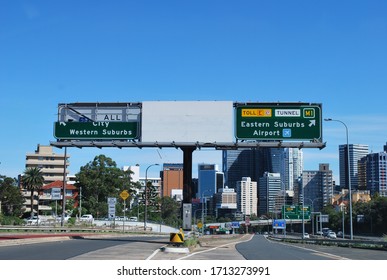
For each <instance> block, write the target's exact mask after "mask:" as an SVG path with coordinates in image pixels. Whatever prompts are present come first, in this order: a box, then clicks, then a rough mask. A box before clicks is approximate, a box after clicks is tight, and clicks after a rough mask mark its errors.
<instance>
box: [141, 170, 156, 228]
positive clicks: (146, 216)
mask: <svg viewBox="0 0 387 280" xmlns="http://www.w3.org/2000/svg"><path fill="white" fill-rule="evenodd" d="M155 165H159V164H158V163H155V164H151V165H149V166H148V167H147V168H146V170H145V189H144V191H145V213H144V231H146V220H147V219H148V209H147V207H148V190H147V188H148V169H149V168H151V167H152V166H155Z"/></svg>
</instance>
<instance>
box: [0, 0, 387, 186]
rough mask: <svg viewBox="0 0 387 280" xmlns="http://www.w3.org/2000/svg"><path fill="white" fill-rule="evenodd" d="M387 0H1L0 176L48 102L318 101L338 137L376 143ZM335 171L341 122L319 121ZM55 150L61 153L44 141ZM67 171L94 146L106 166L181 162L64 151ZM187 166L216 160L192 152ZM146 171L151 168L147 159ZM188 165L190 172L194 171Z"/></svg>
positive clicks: (51, 106) (39, 126) (310, 166)
mask: <svg viewBox="0 0 387 280" xmlns="http://www.w3.org/2000/svg"><path fill="white" fill-rule="evenodd" d="M386 15H387V1H384V0H380V1H374V0H368V1H356V0H348V1H346V0H341V1H337V0H332V1H330V0H324V1H310V0H307V1H297V0H293V1H288V0H277V1H266V0H265V1H263V0H251V1H249V0H246V1H227V0H219V1H210V0H206V1H200V0H195V1H180V0H179V1H177V0H176V1H168V0H163V1H157V0H155V1H150V0H148V1H147V0H142V1H130V0H125V1H124V0H115V1H97V0H94V1H91V0H90V1H88V0H84V1H78V0H66V1H39V0H36V1H28V0H24V1H18V0H1V1H0V121H1V137H0V162H1V164H0V174H2V175H7V176H12V177H13V176H17V175H18V174H20V173H22V172H23V171H24V166H25V154H26V153H27V152H34V151H35V149H36V147H37V144H39V143H40V144H49V142H50V141H53V140H55V139H54V137H53V123H54V122H55V121H56V119H57V116H56V113H57V105H58V103H71V102H137V101H148V100H167V101H168V100H226V101H239V102H244V101H259V102H273V101H280V102H286V101H302V102H315V103H322V105H323V118H334V119H339V120H341V121H343V122H345V123H346V124H347V126H348V128H349V142H350V143H358V144H368V145H369V146H370V150H372V151H373V152H380V151H382V150H383V145H384V144H386V141H387V110H386V104H387V102H386V101H387V97H386V96H387V17H386ZM323 138H324V141H326V142H327V147H326V148H325V149H323V150H321V151H320V150H318V149H305V150H304V157H305V165H304V168H305V169H307V170H316V169H318V164H319V163H329V164H330V165H331V169H332V170H333V171H334V175H335V177H336V179H337V180H338V145H339V144H345V142H346V138H345V128H344V126H342V125H341V124H340V123H334V122H329V123H327V122H325V123H323ZM55 152H57V153H63V150H60V149H55ZM68 153H69V154H70V155H71V159H70V162H71V166H70V172H71V173H76V172H78V170H79V167H80V166H82V165H85V164H86V163H88V162H89V161H91V160H93V158H94V156H96V155H98V154H101V153H103V154H106V155H108V156H111V157H112V158H113V159H114V160H115V161H116V162H117V164H118V165H119V166H122V165H131V164H136V163H139V164H140V165H141V166H144V168H143V169H142V171H143V172H144V171H145V167H146V166H148V165H149V164H152V163H160V164H162V163H163V162H182V153H181V151H180V150H175V149H162V150H157V149H142V150H137V149H123V150H116V149H102V150H99V149H94V148H85V149H82V150H80V149H75V148H73V149H69V151H68ZM194 162H195V164H197V163H200V162H206V163H218V164H221V156H220V152H215V151H212V150H211V151H198V152H195V153H194ZM152 170H153V171H152V172H154V171H157V168H152ZM194 176H196V175H195V174H194Z"/></svg>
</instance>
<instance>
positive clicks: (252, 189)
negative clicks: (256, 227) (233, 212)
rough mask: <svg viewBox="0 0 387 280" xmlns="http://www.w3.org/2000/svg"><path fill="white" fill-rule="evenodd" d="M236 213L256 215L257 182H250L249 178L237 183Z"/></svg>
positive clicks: (243, 178)
mask: <svg viewBox="0 0 387 280" xmlns="http://www.w3.org/2000/svg"><path fill="white" fill-rule="evenodd" d="M237 194H238V211H239V212H242V213H243V214H245V215H253V214H255V215H257V214H258V211H257V205H258V198H257V182H253V181H251V178H250V177H242V181H238V182H237Z"/></svg>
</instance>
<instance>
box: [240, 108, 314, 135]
mask: <svg viewBox="0 0 387 280" xmlns="http://www.w3.org/2000/svg"><path fill="white" fill-rule="evenodd" d="M236 138H238V139H246V140H309V141H316V140H317V141H322V139H321V138H322V131H321V104H304V103H302V104H299V103H290V104H285V103H282V104H281V103H278V105H276V104H272V103H268V104H263V103H260V104H248V105H240V106H238V107H237V108H236Z"/></svg>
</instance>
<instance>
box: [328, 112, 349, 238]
mask: <svg viewBox="0 0 387 280" xmlns="http://www.w3.org/2000/svg"><path fill="white" fill-rule="evenodd" d="M324 120H325V121H334V122H339V123H341V124H343V125H344V127H345V133H346V136H347V165H348V166H347V168H348V171H347V172H348V173H347V176H348V195H349V228H350V239H351V240H353V224H352V190H351V188H352V187H351V168H350V167H351V163H350V161H349V160H350V157H349V141H348V127H347V125H346V124H345V123H344V122H342V121H340V120H333V119H324Z"/></svg>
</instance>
